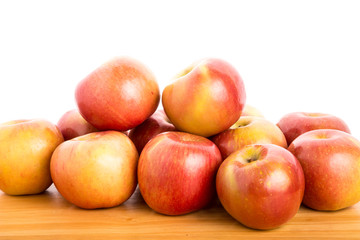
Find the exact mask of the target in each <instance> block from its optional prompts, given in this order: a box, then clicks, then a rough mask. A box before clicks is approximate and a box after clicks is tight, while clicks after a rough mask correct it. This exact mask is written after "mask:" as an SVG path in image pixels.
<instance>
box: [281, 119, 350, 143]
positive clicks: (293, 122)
mask: <svg viewBox="0 0 360 240" xmlns="http://www.w3.org/2000/svg"><path fill="white" fill-rule="evenodd" d="M277 125H278V127H279V128H280V129H281V131H282V132H283V133H284V135H285V137H286V140H287V143H288V145H290V143H291V142H292V141H294V139H295V138H297V137H298V136H300V135H301V134H303V133H305V132H308V131H311V130H316V129H337V130H340V131H344V132H347V133H350V129H349V127H348V126H347V125H346V123H345V122H344V121H343V120H341V119H340V118H338V117H336V116H334V115H330V114H324V113H307V112H293V113H289V114H287V115H285V116H284V117H282V118H281V119H280V121H279V122H278V123H277Z"/></svg>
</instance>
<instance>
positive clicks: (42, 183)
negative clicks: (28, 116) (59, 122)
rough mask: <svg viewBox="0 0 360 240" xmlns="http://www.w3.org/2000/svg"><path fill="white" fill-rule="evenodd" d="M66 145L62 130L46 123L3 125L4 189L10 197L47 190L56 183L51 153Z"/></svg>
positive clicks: (0, 172) (0, 182) (0, 178)
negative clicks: (51, 172)
mask: <svg viewBox="0 0 360 240" xmlns="http://www.w3.org/2000/svg"><path fill="white" fill-rule="evenodd" d="M62 142H63V136H62V135H61V132H60V130H59V129H58V128H57V127H56V126H55V125H54V124H52V123H50V122H48V121H45V120H40V119H37V120H16V121H11V122H6V123H3V124H0V189H1V190H2V191H3V192H5V193H6V194H9V195H26V194H37V193H41V192H43V191H45V190H46V189H47V188H48V187H49V186H50V185H51V183H52V180H51V176H50V158H51V154H52V153H53V151H54V150H55V148H56V147H57V146H58V145H59V144H60V143H62Z"/></svg>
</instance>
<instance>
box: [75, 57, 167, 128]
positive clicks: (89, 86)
mask: <svg viewBox="0 0 360 240" xmlns="http://www.w3.org/2000/svg"><path fill="white" fill-rule="evenodd" d="M75 98H76V102H77V105H78V108H79V111H80V113H81V115H82V116H83V117H84V118H85V120H86V121H88V122H89V123H90V124H91V125H93V126H94V127H95V128H97V129H99V130H119V131H126V130H128V129H131V128H134V127H136V126H137V125H139V124H141V123H142V122H144V121H145V120H146V119H147V118H148V117H150V116H151V114H153V113H154V112H155V110H156V109H157V106H158V104H159V100H160V94H159V86H158V84H157V82H156V80H155V77H154V75H153V74H152V73H151V72H150V70H149V69H147V68H146V67H145V66H144V65H143V64H141V63H140V62H138V61H136V60H134V59H131V58H126V57H122V58H115V59H113V60H111V61H109V62H107V63H105V64H103V65H102V66H100V67H99V68H97V69H96V70H95V71H94V72H92V73H90V74H89V75H88V76H87V77H86V78H85V79H83V80H82V81H81V82H80V83H79V84H78V86H77V88H76V92H75Z"/></svg>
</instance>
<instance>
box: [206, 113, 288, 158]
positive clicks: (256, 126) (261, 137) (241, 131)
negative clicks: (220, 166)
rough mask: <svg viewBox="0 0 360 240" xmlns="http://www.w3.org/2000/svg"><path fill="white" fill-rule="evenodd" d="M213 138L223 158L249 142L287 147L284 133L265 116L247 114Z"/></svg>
mask: <svg viewBox="0 0 360 240" xmlns="http://www.w3.org/2000/svg"><path fill="white" fill-rule="evenodd" d="M211 140H212V141H213V142H214V143H215V144H216V146H218V148H219V150H220V152H221V155H222V157H223V159H225V158H227V157H228V156H229V155H230V154H231V153H233V152H235V151H236V150H239V149H241V148H243V147H244V146H246V145H249V144H275V145H279V146H281V147H284V148H287V143H286V139H285V136H284V134H283V133H282V132H281V130H280V129H279V128H278V127H277V126H276V125H275V124H273V123H272V122H270V121H268V120H266V119H265V118H259V117H253V116H245V117H240V119H239V120H238V121H237V122H236V123H235V124H234V125H233V126H231V128H230V129H228V130H225V131H224V132H221V133H219V134H217V135H215V136H214V137H212V138H211Z"/></svg>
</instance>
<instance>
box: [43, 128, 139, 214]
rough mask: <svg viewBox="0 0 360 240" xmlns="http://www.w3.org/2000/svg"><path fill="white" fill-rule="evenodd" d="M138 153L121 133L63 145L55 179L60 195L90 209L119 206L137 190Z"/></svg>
mask: <svg viewBox="0 0 360 240" xmlns="http://www.w3.org/2000/svg"><path fill="white" fill-rule="evenodd" d="M137 161H138V153H137V151H136V148H135V146H134V144H133V143H132V142H131V140H130V139H129V138H128V137H127V136H126V135H125V134H123V133H120V132H117V131H104V132H94V133H89V134H86V135H83V136H80V137H77V138H73V139H71V140H69V141H66V142H64V143H62V144H61V145H59V147H58V148H56V150H55V152H54V154H53V156H52V158H51V165H50V167H51V168H50V169H51V176H52V178H53V181H54V184H55V186H56V188H57V190H58V191H59V192H60V194H61V195H62V196H63V197H64V198H65V199H66V200H68V201H69V202H71V203H73V204H75V205H76V206H78V207H81V208H86V209H95V208H107V207H114V206H117V205H119V204H121V203H123V202H124V201H126V200H127V199H128V198H130V196H131V195H132V194H133V192H134V191H135V188H136V185H137V180H136V167H137Z"/></svg>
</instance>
